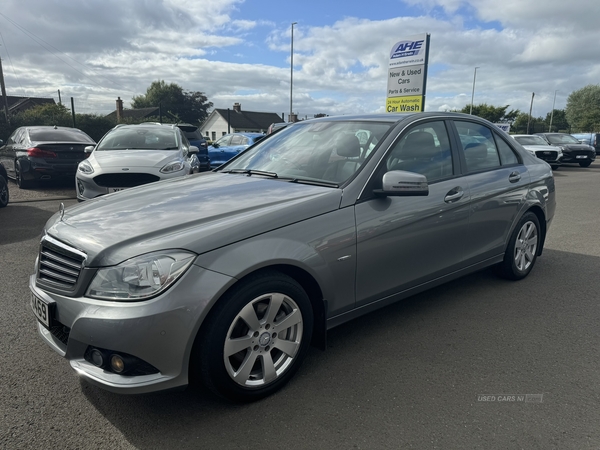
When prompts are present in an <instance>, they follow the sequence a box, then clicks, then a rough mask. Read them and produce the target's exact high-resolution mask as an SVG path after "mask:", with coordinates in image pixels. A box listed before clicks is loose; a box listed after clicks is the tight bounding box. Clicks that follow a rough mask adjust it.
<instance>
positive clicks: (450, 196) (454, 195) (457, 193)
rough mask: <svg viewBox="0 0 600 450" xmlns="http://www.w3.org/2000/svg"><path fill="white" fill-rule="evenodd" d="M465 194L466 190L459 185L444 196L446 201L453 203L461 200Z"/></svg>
mask: <svg viewBox="0 0 600 450" xmlns="http://www.w3.org/2000/svg"><path fill="white" fill-rule="evenodd" d="M463 195H465V191H463V190H462V188H461V187H460V186H458V187H455V188H454V189H452V190H451V191H450V192H448V193H447V194H446V196H445V197H444V201H445V202H446V203H452V202H455V201H457V200H460V199H461V198H462V197H463Z"/></svg>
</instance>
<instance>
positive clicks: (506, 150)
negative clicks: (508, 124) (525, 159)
mask: <svg viewBox="0 0 600 450" xmlns="http://www.w3.org/2000/svg"><path fill="white" fill-rule="evenodd" d="M496 145H497V146H498V151H499V152H500V162H501V163H502V165H503V166H510V165H511V164H519V158H517V155H515V152H514V151H513V149H512V148H511V147H510V145H508V144H507V143H506V142H504V140H503V139H502V138H501V137H500V136H498V135H496Z"/></svg>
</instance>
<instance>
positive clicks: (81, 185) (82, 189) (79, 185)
mask: <svg viewBox="0 0 600 450" xmlns="http://www.w3.org/2000/svg"><path fill="white" fill-rule="evenodd" d="M77 190H78V191H79V195H83V191H85V187H84V186H83V183H82V182H81V181H79V180H77Z"/></svg>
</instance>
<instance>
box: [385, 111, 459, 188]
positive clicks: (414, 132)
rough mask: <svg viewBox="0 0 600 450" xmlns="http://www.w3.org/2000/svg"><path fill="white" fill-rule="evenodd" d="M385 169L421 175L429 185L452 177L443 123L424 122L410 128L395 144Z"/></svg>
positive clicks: (449, 152)
mask: <svg viewBox="0 0 600 450" xmlns="http://www.w3.org/2000/svg"><path fill="white" fill-rule="evenodd" d="M386 166H387V169H388V170H406V171H408V172H416V173H420V174H421V175H425V176H426V177H427V181H428V182H433V181H436V180H441V179H443V178H447V177H450V176H452V174H453V164H452V153H451V151H450V140H449V139H448V131H447V130H446V125H445V124H444V122H442V121H438V122H427V123H425V124H421V125H417V126H416V127H414V128H411V129H410V130H409V131H408V132H407V133H406V134H404V135H403V136H402V138H401V139H400V140H399V141H398V142H396V144H394V146H393V148H392V150H391V152H390V153H389V155H388V157H387V159H386Z"/></svg>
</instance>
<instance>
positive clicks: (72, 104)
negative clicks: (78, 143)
mask: <svg viewBox="0 0 600 450" xmlns="http://www.w3.org/2000/svg"><path fill="white" fill-rule="evenodd" d="M71 116H72V117H73V128H75V103H74V102H73V97H71Z"/></svg>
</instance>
